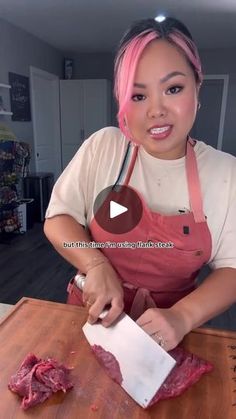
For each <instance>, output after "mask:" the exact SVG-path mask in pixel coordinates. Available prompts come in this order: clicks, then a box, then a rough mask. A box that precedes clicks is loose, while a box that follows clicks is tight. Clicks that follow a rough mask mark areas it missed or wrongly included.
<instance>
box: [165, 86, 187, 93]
mask: <svg viewBox="0 0 236 419" xmlns="http://www.w3.org/2000/svg"><path fill="white" fill-rule="evenodd" d="M181 90H183V86H172V87H170V88H169V89H168V90H167V94H171V95H175V94H176V93H179V92H181Z"/></svg>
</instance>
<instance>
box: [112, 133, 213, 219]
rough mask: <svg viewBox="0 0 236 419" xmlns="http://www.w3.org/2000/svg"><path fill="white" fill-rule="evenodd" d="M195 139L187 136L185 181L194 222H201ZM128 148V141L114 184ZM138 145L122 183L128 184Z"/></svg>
mask: <svg viewBox="0 0 236 419" xmlns="http://www.w3.org/2000/svg"><path fill="white" fill-rule="evenodd" d="M195 143H196V141H194V140H193V139H192V138H190V137H189V138H188V140H187V150H186V151H187V152H186V159H185V168H186V175H187V182H188V192H189V201H190V207H191V210H192V212H193V216H194V220H195V222H196V223H203V222H205V221H206V219H205V215H204V212H203V202H202V193H201V185H200V180H199V175H198V167H197V159H196V155H195V151H194V148H193V147H194V145H195ZM129 149H130V143H129V144H128V148H127V151H126V154H125V158H124V161H123V164H122V167H121V170H120V173H119V176H118V179H117V181H116V183H115V185H116V184H117V183H118V181H119V180H120V178H121V174H122V171H123V170H124V167H125V164H126V162H127V158H128V154H129V153H128V152H129ZM138 150H139V146H138V145H136V146H135V147H134V149H133V154H132V158H131V162H130V164H129V168H128V171H127V175H126V178H125V181H124V185H126V186H127V185H128V184H129V181H130V178H131V175H132V172H133V169H134V165H135V161H136V158H137V154H138Z"/></svg>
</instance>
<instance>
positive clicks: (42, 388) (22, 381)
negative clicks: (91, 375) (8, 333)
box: [8, 353, 73, 410]
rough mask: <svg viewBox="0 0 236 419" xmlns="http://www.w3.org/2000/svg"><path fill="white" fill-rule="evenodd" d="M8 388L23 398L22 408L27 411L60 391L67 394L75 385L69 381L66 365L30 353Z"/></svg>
mask: <svg viewBox="0 0 236 419" xmlns="http://www.w3.org/2000/svg"><path fill="white" fill-rule="evenodd" d="M8 387H9V389H10V390H11V391H13V392H15V393H17V394H19V395H20V396H22V397H23V400H22V403H21V407H22V408H23V409H24V410H26V409H28V408H29V407H32V406H35V405H36V404H38V403H42V402H44V400H46V399H48V398H49V397H50V396H51V395H52V394H53V393H56V392H57V391H59V390H62V391H63V392H66V391H67V390H68V389H70V388H72V387H73V384H72V383H71V381H70V380H69V369H68V368H66V367H65V366H64V365H62V364H59V363H58V362H57V361H56V360H55V359H51V358H48V359H46V360H43V359H40V358H37V357H36V356H35V355H34V354H32V353H30V354H28V355H27V356H26V358H25V359H24V361H23V362H22V364H21V366H20V368H19V370H18V371H17V373H16V374H14V375H13V376H12V377H11V378H10V382H9V384H8Z"/></svg>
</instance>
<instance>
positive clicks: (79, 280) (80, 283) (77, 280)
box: [75, 274, 86, 291]
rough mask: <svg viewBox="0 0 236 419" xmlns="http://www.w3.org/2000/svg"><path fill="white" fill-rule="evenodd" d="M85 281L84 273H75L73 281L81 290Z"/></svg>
mask: <svg viewBox="0 0 236 419" xmlns="http://www.w3.org/2000/svg"><path fill="white" fill-rule="evenodd" d="M85 281H86V276H85V275H83V274H77V275H75V283H76V285H77V287H78V288H79V289H80V290H81V291H83V288H84V284H85Z"/></svg>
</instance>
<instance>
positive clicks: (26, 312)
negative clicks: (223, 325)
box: [0, 298, 236, 419]
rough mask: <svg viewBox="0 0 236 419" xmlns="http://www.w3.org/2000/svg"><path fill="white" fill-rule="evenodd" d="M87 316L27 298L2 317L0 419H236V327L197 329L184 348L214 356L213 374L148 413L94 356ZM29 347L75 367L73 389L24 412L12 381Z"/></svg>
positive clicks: (68, 307) (78, 310)
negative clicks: (86, 329)
mask: <svg viewBox="0 0 236 419" xmlns="http://www.w3.org/2000/svg"><path fill="white" fill-rule="evenodd" d="M86 318H87V311H86V309H84V308H80V307H75V306H71V305H65V304H59V303H52V302H47V301H42V300H35V299H29V298H23V299H21V300H20V301H19V303H17V305H16V306H15V307H14V309H13V310H12V311H11V312H10V313H9V314H8V316H6V317H5V318H4V319H3V320H2V321H1V322H0V419H8V418H9V419H12V418H14V419H15V418H16V419H22V418H40V419H42V418H43V419H54V418H55V419H65V418H66V419H90V418H95V419H127V418H129V419H148V418H157V419H199V418H200V419H236V332H227V331H220V330H214V329H197V330H196V331H194V332H192V333H190V334H189V335H188V336H187V337H186V338H185V339H184V342H183V346H184V347H185V348H186V349H188V350H190V351H192V352H193V353H195V354H197V355H199V356H201V357H203V358H205V359H207V360H209V361H211V362H212V363H213V364H214V366H215V368H214V371H213V372H211V373H209V374H206V375H205V376H203V377H202V378H201V379H200V381H199V382H198V383H196V384H195V385H194V386H192V387H191V388H190V389H188V390H187V391H186V392H185V393H184V394H183V395H182V396H179V397H177V398H175V399H172V400H165V401H161V402H159V403H157V404H156V405H155V406H153V407H151V408H150V409H147V410H143V409H142V408H141V407H139V406H138V405H137V404H136V403H135V402H134V401H133V400H132V399H131V398H130V397H129V396H128V395H127V394H126V393H125V392H124V390H123V389H122V388H121V387H120V386H119V385H118V384H116V383H114V382H113V381H112V380H111V379H110V378H109V377H108V376H107V375H106V373H105V372H104V371H103V369H102V368H101V367H100V365H99V364H98V362H97V360H96V359H95V357H94V356H93V354H92V352H91V349H90V347H89V345H88V343H87V341H86V339H85V337H84V335H83V332H82V330H81V327H82V325H83V324H84V322H85V321H86ZM29 352H33V353H35V355H37V356H39V357H42V358H44V357H47V356H50V357H55V358H56V359H57V360H58V361H60V362H63V363H65V364H66V365H67V366H69V367H74V369H73V370H72V371H71V377H72V380H73V382H74V388H73V389H72V390H70V391H69V392H68V393H67V394H65V395H64V394H62V392H59V393H57V394H54V395H53V396H52V397H51V399H49V400H47V401H46V402H44V403H43V404H41V405H39V406H36V407H33V408H30V409H29V410H27V411H26V412H24V411H23V410H22V409H21V408H20V398H19V397H18V396H17V395H16V394H14V393H12V392H11V391H10V390H8V387H7V384H8V381H9V378H10V376H11V375H12V374H13V373H15V372H16V370H17V369H18V367H19V365H20V363H21V361H22V360H23V358H24V357H25V356H26V355H27V354H28V353H29Z"/></svg>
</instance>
